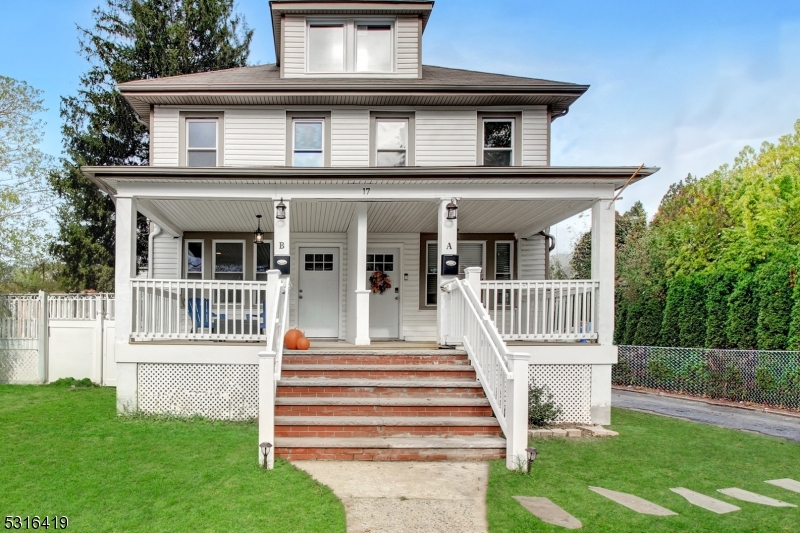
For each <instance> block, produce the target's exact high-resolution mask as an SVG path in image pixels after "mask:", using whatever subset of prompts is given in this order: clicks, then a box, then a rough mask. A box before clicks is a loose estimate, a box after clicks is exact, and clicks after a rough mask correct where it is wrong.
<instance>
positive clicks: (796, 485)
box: [765, 478, 800, 492]
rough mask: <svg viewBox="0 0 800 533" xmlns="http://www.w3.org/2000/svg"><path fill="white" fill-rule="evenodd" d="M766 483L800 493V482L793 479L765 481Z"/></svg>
mask: <svg viewBox="0 0 800 533" xmlns="http://www.w3.org/2000/svg"><path fill="white" fill-rule="evenodd" d="M765 483H769V484H770V485H775V486H776V487H780V488H782V489H786V490H791V491H792V492H800V481H795V480H793V479H788V478H787V479H771V480H769V481H765Z"/></svg>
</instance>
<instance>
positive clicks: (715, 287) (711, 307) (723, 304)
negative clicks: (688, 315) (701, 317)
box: [706, 269, 736, 349]
mask: <svg viewBox="0 0 800 533" xmlns="http://www.w3.org/2000/svg"><path fill="white" fill-rule="evenodd" d="M734 283H736V276H735V275H734V274H733V273H731V272H730V271H729V270H727V269H725V270H723V271H722V272H718V273H715V274H713V275H712V276H711V277H710V278H709V283H708V289H707V291H706V347H707V348H717V349H723V348H730V347H731V345H730V342H728V334H727V333H726V331H725V324H726V323H727V322H728V299H729V298H730V296H731V291H733V286H734Z"/></svg>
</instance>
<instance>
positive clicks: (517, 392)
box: [506, 353, 529, 470]
mask: <svg viewBox="0 0 800 533" xmlns="http://www.w3.org/2000/svg"><path fill="white" fill-rule="evenodd" d="M506 359H507V360H508V367H509V368H508V369H509V371H510V372H511V381H510V383H508V385H507V387H506V424H507V426H508V433H509V434H508V435H506V468H508V469H510V470H516V469H518V468H525V467H526V466H527V461H528V455H527V453H526V452H525V448H527V447H528V359H529V356H528V355H527V354H521V353H510V354H508V355H507V356H506Z"/></svg>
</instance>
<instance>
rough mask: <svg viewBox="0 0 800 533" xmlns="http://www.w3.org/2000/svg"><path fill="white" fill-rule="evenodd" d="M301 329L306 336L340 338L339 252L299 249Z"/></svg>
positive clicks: (298, 306) (299, 310)
mask: <svg viewBox="0 0 800 533" xmlns="http://www.w3.org/2000/svg"><path fill="white" fill-rule="evenodd" d="M299 263H300V264H299V265H298V268H299V269H300V274H299V276H298V279H299V285H300V286H299V287H298V289H297V298H298V299H297V313H298V319H297V322H298V327H299V329H300V331H302V332H303V333H304V334H305V335H306V337H315V338H338V337H339V249H338V248H300V261H299Z"/></svg>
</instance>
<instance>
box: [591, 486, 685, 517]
mask: <svg viewBox="0 0 800 533" xmlns="http://www.w3.org/2000/svg"><path fill="white" fill-rule="evenodd" d="M589 490H591V491H594V492H596V493H597V494H600V495H601V496H605V497H606V498H608V499H609V500H611V501H614V502H617V503H618V504H620V505H624V506H625V507H627V508H628V509H630V510H632V511H636V512H637V513H641V514H649V515H655V516H677V514H678V513H674V512H672V511H670V510H669V509H667V508H665V507H661V506H660V505H656V504H654V503H653V502H649V501H647V500H645V499H644V498H640V497H638V496H634V495H633V494H626V493H624V492H617V491H615V490H608V489H603V488H601V487H589Z"/></svg>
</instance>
